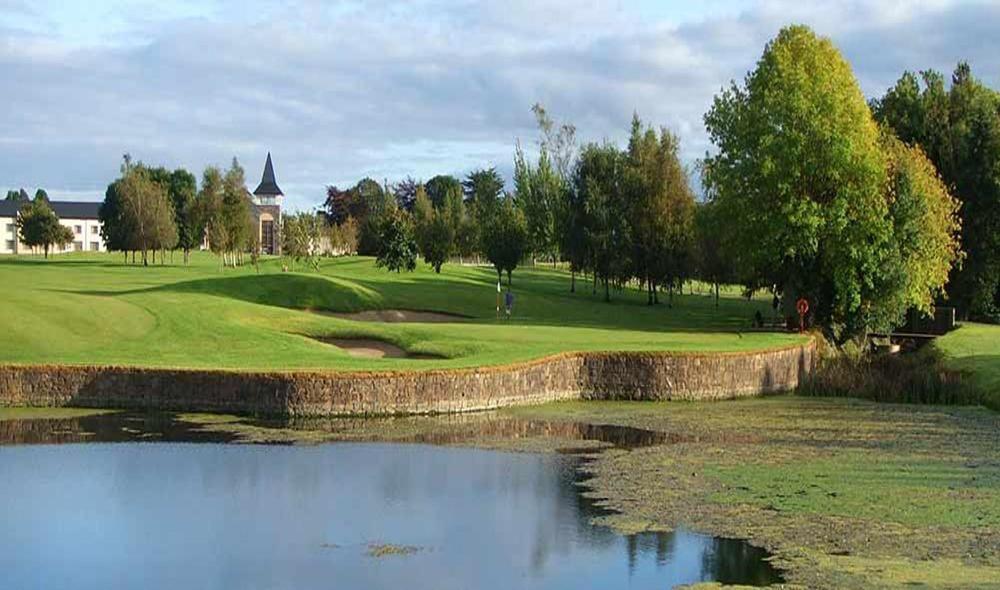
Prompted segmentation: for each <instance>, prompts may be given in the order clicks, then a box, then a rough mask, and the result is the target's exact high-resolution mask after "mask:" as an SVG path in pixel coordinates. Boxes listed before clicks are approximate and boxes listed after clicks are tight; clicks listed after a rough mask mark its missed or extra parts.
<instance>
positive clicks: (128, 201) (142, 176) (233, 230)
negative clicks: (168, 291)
mask: <svg viewBox="0 0 1000 590" xmlns="http://www.w3.org/2000/svg"><path fill="white" fill-rule="evenodd" d="M98 215H99V218H100V221H101V234H102V237H103V238H104V242H105V245H106V247H107V248H108V250H111V251H117V252H122V253H123V255H124V256H125V259H126V261H127V260H128V258H129V255H130V254H131V257H132V262H133V263H135V262H136V255H137V254H138V255H139V257H140V261H141V263H142V264H143V265H144V266H145V265H148V264H149V263H150V262H152V263H154V264H155V263H156V253H157V252H159V253H160V263H161V264H162V263H163V262H164V261H165V260H164V255H165V253H166V252H167V251H170V252H173V251H175V250H180V251H182V252H183V255H184V262H185V263H187V262H188V259H189V256H190V252H191V250H193V249H195V248H198V247H200V246H201V245H202V244H203V242H206V241H207V243H208V246H209V248H210V249H211V251H212V252H214V253H216V254H218V255H219V256H220V259H221V261H222V263H223V265H224V266H237V265H240V264H244V263H245V262H246V257H247V255H249V256H250V258H251V261H252V262H256V257H257V252H258V250H259V245H258V244H257V239H258V235H257V232H256V228H255V226H254V222H253V211H252V208H251V203H250V200H249V197H248V196H247V194H246V187H245V178H244V172H243V168H242V167H241V166H240V164H239V162H238V161H237V160H236V158H233V162H232V164H231V166H230V167H229V169H227V170H226V171H225V172H223V171H222V170H220V169H219V168H217V167H215V166H209V167H207V168H205V171H204V173H203V174H202V182H201V189H200V190H199V189H198V186H197V181H196V179H195V176H194V175H193V174H192V173H190V172H188V171H187V170H184V169H180V168H179V169H176V170H167V169H166V168H162V167H150V166H147V165H145V164H143V163H142V162H133V161H132V158H131V157H130V156H129V155H127V154H126V155H125V156H124V158H123V163H122V166H121V176H120V177H119V178H117V179H116V180H114V181H113V182H112V183H111V184H109V185H108V188H107V190H106V191H105V195H104V202H103V203H102V204H101V207H100V210H99V213H98Z"/></svg>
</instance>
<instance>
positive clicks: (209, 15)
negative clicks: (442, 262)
mask: <svg viewBox="0 0 1000 590" xmlns="http://www.w3.org/2000/svg"><path fill="white" fill-rule="evenodd" d="M8 4H10V2H9V0H7V2H6V3H5V4H3V6H4V7H5V8H6V6H7V5H8ZM24 7H27V5H23V6H22V8H24ZM662 7H663V5H658V6H657V7H656V8H657V10H653V11H650V10H646V9H643V8H641V7H639V6H638V5H633V4H629V3H622V2H601V1H597V0H590V1H587V2H580V1H573V0H558V1H556V2H542V1H539V0H517V1H515V2H504V3H478V2H471V1H465V2H461V3H454V2H445V1H444V0H425V1H423V2H419V3H416V4H412V3H402V4H400V3H382V2H367V1H359V2H353V3H343V4H339V5H337V6H336V7H334V8H331V7H330V6H329V5H328V4H327V3H324V2H310V1H302V2H297V3H292V4H290V5H283V6H282V7H281V8H276V7H274V6H273V5H267V6H264V5H262V6H257V5H256V4H250V5H247V4H244V3H242V2H232V3H230V2H220V3H218V4H216V5H214V6H210V7H208V8H207V9H206V8H204V7H203V6H201V5H200V4H196V3H192V4H191V5H188V6H181V7H180V8H177V9H174V10H173V11H172V12H170V13H168V14H166V15H164V14H157V13H155V12H152V11H144V10H137V9H135V8H134V7H133V8H130V9H120V7H119V6H118V3H117V2H115V3H113V4H111V5H108V6H105V7H104V8H105V13H106V12H107V11H108V10H112V9H114V10H116V12H115V14H117V16H116V17H115V18H114V19H111V20H113V21H114V22H113V25H109V27H110V28H109V33H108V35H106V36H102V35H95V34H94V32H93V31H92V32H91V33H89V34H87V35H84V34H76V33H75V32H74V31H73V29H72V27H69V28H68V29H67V26H65V23H63V24H61V25H59V26H54V27H52V28H51V30H52V31H56V32H45V31H46V30H48V29H46V28H45V27H41V26H33V25H32V22H36V23H37V22H43V21H44V22H48V21H51V20H52V19H55V21H56V22H57V24H59V18H60V16H59V15H60V14H61V13H59V12H58V11H54V10H47V11H46V10H43V11H41V13H37V14H33V13H31V12H30V11H28V10H21V11H20V12H18V14H19V16H17V18H16V19H14V20H16V21H17V22H11V20H10V19H5V17H4V16H0V77H2V78H3V79H4V81H5V88H6V91H5V98H6V99H7V103H8V104H7V105H6V108H5V110H4V111H3V112H4V116H3V117H2V118H0V187H3V186H21V185H24V186H26V187H35V186H39V185H40V186H45V187H46V188H50V192H53V193H54V194H69V193H72V194H84V193H90V194H93V195H94V196H95V198H97V197H98V196H99V195H101V194H103V188H104V186H105V185H106V184H107V182H108V181H109V180H110V179H111V178H113V177H114V176H115V175H116V174H117V171H118V164H119V159H120V156H121V154H122V153H124V152H126V151H127V152H130V153H131V154H132V155H133V156H135V157H137V158H140V159H143V160H145V161H147V162H151V163H156V164H163V165H168V166H185V167H187V168H189V169H191V170H193V171H195V172H196V173H200V171H201V169H202V168H203V167H204V166H205V165H207V164H226V163H228V161H229V159H230V158H231V157H232V155H233V154H235V155H237V156H238V157H239V158H240V160H241V162H242V163H243V164H244V166H245V167H246V168H247V176H248V178H250V179H251V180H256V177H257V175H258V174H259V173H260V172H259V169H260V167H261V166H262V163H263V159H264V155H265V153H266V152H267V151H268V150H270V151H271V152H272V153H273V155H274V158H275V165H276V168H277V173H278V177H279V182H280V183H281V185H282V186H283V187H284V188H285V190H286V191H287V192H289V194H290V202H291V203H292V204H293V205H295V206H299V207H308V206H311V205H313V204H315V203H318V202H319V201H321V200H322V198H323V186H324V185H325V184H326V183H330V182H336V183H340V184H347V183H350V182H353V181H354V180H356V179H358V178H360V177H362V176H365V175H371V176H373V177H375V178H378V179H382V178H385V177H388V178H389V179H390V180H391V179H394V178H400V177H403V176H406V175H414V176H419V177H425V178H426V177H428V176H430V175H432V174H434V173H437V172H443V173H449V172H450V173H458V172H463V171H466V170H468V169H470V168H472V167H475V166H481V165H482V166H485V165H491V164H496V165H498V167H500V168H501V169H503V170H506V169H509V167H510V159H511V153H512V146H513V141H514V138H515V137H518V136H520V137H522V138H523V139H525V140H526V143H528V144H530V143H531V142H530V139H529V138H533V136H534V130H533V119H532V116H531V113H530V106H531V104H532V103H534V102H535V101H542V102H543V103H544V104H546V105H547V106H548V107H549V110H550V111H551V112H552V113H553V114H554V115H556V116H557V117H559V118H566V119H569V120H571V121H572V122H574V123H575V124H576V125H577V127H578V129H579V132H580V135H581V136H582V137H583V138H584V139H601V138H603V137H611V138H615V139H618V138H622V137H623V136H624V134H625V132H626V129H627V125H628V120H629V118H630V116H631V114H632V112H633V111H634V110H635V111H638V112H639V114H640V115H641V116H642V117H643V118H644V119H646V120H647V121H649V122H652V123H656V124H664V125H667V126H669V127H671V128H672V129H674V130H675V131H677V132H678V133H679V134H680V135H681V138H682V142H683V143H682V145H683V148H684V149H683V153H684V156H685V157H686V158H688V159H693V158H695V157H697V156H699V155H701V154H702V153H703V152H704V151H705V149H707V148H708V147H709V146H708V144H707V139H706V137H705V134H704V130H703V127H702V123H701V117H702V114H703V113H704V111H705V110H706V109H707V108H708V106H709V105H710V103H711V99H712V96H713V94H714V93H715V92H717V91H718V90H719V88H721V87H722V86H723V85H725V84H727V83H728V81H729V80H730V79H733V78H737V79H739V78H742V76H743V74H744V73H745V72H746V71H747V70H748V69H750V68H752V67H753V64H754V63H755V62H756V60H757V58H758V57H759V56H760V53H761V51H762V48H763V45H764V43H766V41H767V40H768V39H769V38H771V37H772V36H773V35H774V34H775V33H776V32H777V30H778V29H779V28H780V27H781V26H782V25H784V24H787V23H788V22H804V23H806V24H809V25H811V26H812V27H813V28H815V29H816V30H817V31H818V32H820V33H821V34H825V35H829V36H831V37H832V38H833V40H834V41H835V42H836V43H837V44H838V46H839V47H840V48H841V49H842V51H843V52H844V54H845V56H847V58H848V59H849V60H850V61H851V62H852V64H853V66H854V68H855V72H856V74H857V75H858V78H859V80H860V82H861V84H862V88H863V89H864V90H865V92H866V93H868V94H869V95H873V94H879V93H881V92H882V91H884V89H885V88H886V87H887V86H888V85H889V84H891V83H892V82H893V81H894V80H895V79H896V78H897V77H898V76H899V74H900V73H901V72H902V70H903V69H924V68H928V67H933V68H936V69H940V70H944V71H950V70H951V68H952V67H953V66H954V64H955V62H956V61H958V60H959V59H968V60H969V61H970V62H971V63H972V66H973V71H974V72H975V73H976V74H977V75H979V76H980V77H983V78H984V79H986V80H987V81H988V82H990V83H993V84H996V83H997V81H998V78H997V76H998V74H1000V72H997V71H996V66H995V62H994V61H993V57H994V56H995V55H997V54H998V51H997V50H998V49H1000V40H998V39H997V36H996V35H995V31H994V30H993V29H994V27H993V25H994V24H995V23H996V22H1000V8H998V6H997V4H996V3H949V2H932V3H928V2H915V1H896V2H880V1H875V0H873V1H869V2H862V1H853V2H850V3H847V4H844V3H819V2H815V3H814V2H809V3H802V2H788V1H781V2H777V1H766V2H763V3H759V4H755V5H753V7H752V8H748V9H746V10H742V11H737V10H732V11H730V12H728V13H727V12H725V11H721V10H720V9H715V10H712V12H711V14H710V15H709V16H706V17H704V18H702V19H691V18H688V17H685V18H679V17H678V18H672V16H671V15H670V14H665V13H664V10H663V8H662ZM5 12H6V11H5ZM14 12H15V11H13V10H11V11H10V13H12V14H13V13H14ZM33 18H34V19H35V20H34V21H32V20H31V19H33ZM92 22H93V21H92V20H88V21H87V24H88V26H94V25H92ZM67 30H69V31H70V33H66V31H67ZM94 36H101V37H102V38H105V37H106V39H105V42H100V43H96V42H92V41H91V40H90V39H91V38H92V37H94Z"/></svg>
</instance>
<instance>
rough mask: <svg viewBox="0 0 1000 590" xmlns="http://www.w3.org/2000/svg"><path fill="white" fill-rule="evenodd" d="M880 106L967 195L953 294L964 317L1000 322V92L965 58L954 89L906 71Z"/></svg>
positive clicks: (937, 77) (934, 76) (927, 74)
mask: <svg viewBox="0 0 1000 590" xmlns="http://www.w3.org/2000/svg"><path fill="white" fill-rule="evenodd" d="M873 108H874V111H875V116H876V118H877V119H878V120H879V121H881V122H883V123H885V124H887V125H889V126H890V127H891V128H892V130H893V131H894V132H895V133H896V135H897V136H899V138H900V139H901V140H902V141H904V142H906V143H910V144H918V145H920V146H921V148H922V149H923V152H924V153H926V154H927V157H928V158H929V159H930V160H931V162H933V163H934V165H935V167H936V168H937V170H938V171H939V172H940V173H941V176H942V178H943V180H944V182H945V185H946V186H948V187H949V188H950V190H951V191H952V192H953V194H954V195H955V197H957V198H958V200H959V201H960V202H961V209H960V211H959V214H960V217H961V222H962V249H963V250H964V251H965V253H966V259H965V261H964V262H963V264H962V265H961V266H956V267H955V268H954V269H953V270H952V273H951V278H950V282H949V284H948V289H947V290H948V297H949V300H950V301H951V302H953V303H954V304H955V305H956V306H957V307H958V310H959V313H960V314H961V315H962V316H963V317H973V318H983V319H985V318H992V319H994V320H995V321H1000V93H998V92H997V91H995V90H993V89H990V88H988V87H986V86H985V85H983V84H982V83H981V82H980V81H978V80H977V79H976V78H975V77H974V76H973V75H972V72H971V70H970V68H969V66H968V64H965V63H960V64H959V65H958V67H957V68H956V69H955V72H954V74H953V75H952V79H951V87H950V88H946V87H945V78H944V76H942V75H941V74H940V73H938V72H934V71H924V72H921V73H920V75H919V76H917V75H915V74H913V73H910V72H906V73H904V74H903V76H902V77H901V78H900V79H899V81H898V82H896V84H895V85H894V86H893V87H892V88H890V89H889V90H888V91H887V92H886V94H885V96H883V97H882V98H880V99H879V100H877V101H874V102H873Z"/></svg>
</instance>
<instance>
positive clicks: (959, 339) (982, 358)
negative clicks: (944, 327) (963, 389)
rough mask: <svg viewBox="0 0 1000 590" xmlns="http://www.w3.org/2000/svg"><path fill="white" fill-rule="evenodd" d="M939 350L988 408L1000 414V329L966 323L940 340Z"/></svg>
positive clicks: (936, 343)
mask: <svg viewBox="0 0 1000 590" xmlns="http://www.w3.org/2000/svg"><path fill="white" fill-rule="evenodd" d="M935 347H936V348H937V349H938V350H939V351H940V352H941V354H942V355H943V357H944V362H945V365H946V366H947V367H948V368H950V369H952V370H956V371H961V372H962V373H963V374H964V376H965V377H966V379H968V380H969V382H970V384H971V385H972V386H973V387H975V388H976V389H977V390H978V391H979V392H980V393H981V395H982V398H983V400H982V401H983V403H984V404H985V405H987V406H989V407H991V408H993V409H994V410H997V411H1000V326H996V325H989V324H974V323H966V324H963V325H962V327H960V328H959V329H958V330H955V331H954V332H952V333H950V334H948V335H947V336H944V337H942V338H939V339H938V340H937V342H935Z"/></svg>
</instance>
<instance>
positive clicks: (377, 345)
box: [319, 338, 439, 359]
mask: <svg viewBox="0 0 1000 590" xmlns="http://www.w3.org/2000/svg"><path fill="white" fill-rule="evenodd" d="M319 340H320V341H321V342H325V343H326V344H332V345H333V346H336V347H337V348H341V349H343V350H344V351H345V352H347V354H349V355H351V356H353V357H358V358H366V359H381V358H391V359H435V358H439V357H436V356H433V355H429V354H410V353H408V352H406V351H405V350H403V349H402V348H400V347H398V346H396V345H395V344H389V343H388V342H385V341H383V340H371V339H362V338H320V339H319Z"/></svg>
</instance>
